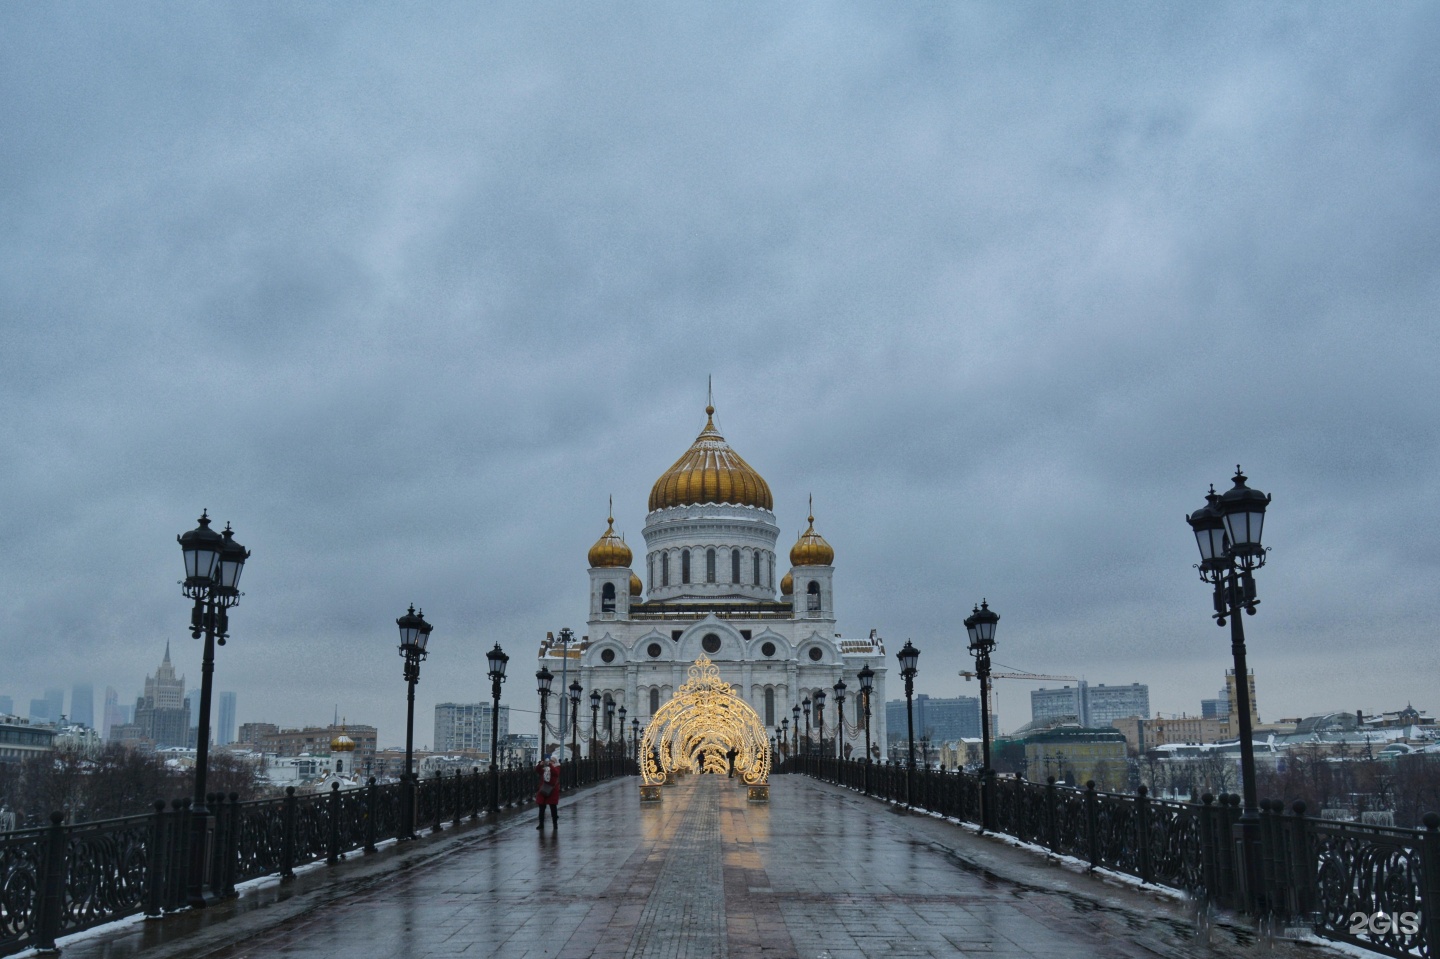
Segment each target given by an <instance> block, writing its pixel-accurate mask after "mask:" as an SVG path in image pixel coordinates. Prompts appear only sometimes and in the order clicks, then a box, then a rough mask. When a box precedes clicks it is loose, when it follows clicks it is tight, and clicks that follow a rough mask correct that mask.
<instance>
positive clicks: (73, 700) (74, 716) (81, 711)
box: [70, 683, 95, 729]
mask: <svg viewBox="0 0 1440 959" xmlns="http://www.w3.org/2000/svg"><path fill="white" fill-rule="evenodd" d="M70 721H71V722H72V723H77V724H79V725H81V726H89V727H90V728H91V729H94V728H95V687H94V686H92V685H90V684H89V683H76V684H75V685H74V686H71V687H70Z"/></svg>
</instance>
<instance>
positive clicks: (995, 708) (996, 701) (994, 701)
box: [960, 669, 1080, 717]
mask: <svg viewBox="0 0 1440 959" xmlns="http://www.w3.org/2000/svg"><path fill="white" fill-rule="evenodd" d="M960 675H961V676H964V677H965V682H967V683H968V682H970V680H972V679H978V678H979V676H980V674H979V673H976V672H973V671H971V670H968V669H962V670H960ZM990 678H991V679H1029V680H1032V681H1033V680H1038V681H1040V682H1056V683H1078V682H1080V678H1079V677H1078V676H1048V675H1046V674H1045V673H991V674H990ZM990 715H991V717H996V716H999V715H1000V690H998V689H996V688H995V687H994V686H993V685H992V686H991V687H990Z"/></svg>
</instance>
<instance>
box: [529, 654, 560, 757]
mask: <svg viewBox="0 0 1440 959" xmlns="http://www.w3.org/2000/svg"><path fill="white" fill-rule="evenodd" d="M554 681H555V674H554V673H552V672H550V670H549V669H548V668H547V667H546V666H545V665H544V664H543V663H542V664H541V665H540V669H539V670H538V671H537V672H536V673H535V691H536V692H537V693H539V694H540V761H541V762H544V761H545V707H546V705H547V704H548V703H549V702H550V684H551V683H553V682H554ZM560 735H561V736H564V735H565V727H564V726H561V727H560Z"/></svg>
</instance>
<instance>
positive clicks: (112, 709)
mask: <svg viewBox="0 0 1440 959" xmlns="http://www.w3.org/2000/svg"><path fill="white" fill-rule="evenodd" d="M100 721H101V723H102V725H101V727H100V738H101V739H103V740H105V741H106V742H109V741H110V730H111V729H113V728H114V727H116V726H119V725H121V724H122V723H128V722H129V721H130V717H128V716H126V715H125V707H124V706H121V705H120V694H119V693H118V692H116V691H115V687H114V686H106V687H105V707H104V712H103V713H102V714H101V719H100Z"/></svg>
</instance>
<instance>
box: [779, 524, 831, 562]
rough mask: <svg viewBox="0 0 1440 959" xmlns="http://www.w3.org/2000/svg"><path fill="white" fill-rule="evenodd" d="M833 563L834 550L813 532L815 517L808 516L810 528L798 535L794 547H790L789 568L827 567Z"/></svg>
mask: <svg viewBox="0 0 1440 959" xmlns="http://www.w3.org/2000/svg"><path fill="white" fill-rule="evenodd" d="M834 562H835V550H834V549H833V548H831V546H830V544H829V543H827V542H825V537H823V536H821V535H820V534H819V533H817V532H815V517H814V515H813V514H812V515H811V516H810V528H809V529H807V530H806V531H805V532H803V533H801V534H800V538H799V539H797V540H796V541H795V545H794V546H792V547H790V565H791V566H829V565H831V564H833V563H834Z"/></svg>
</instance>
